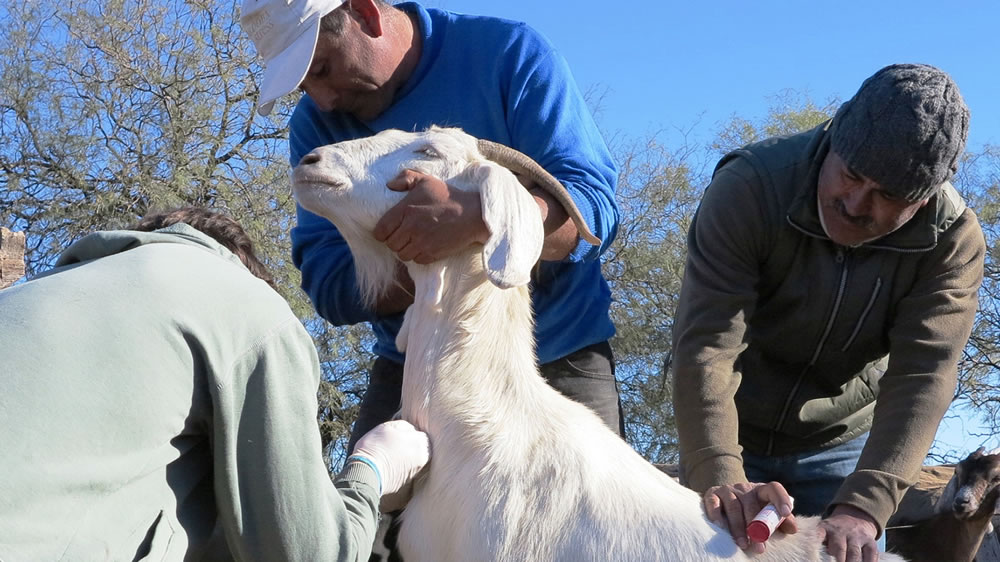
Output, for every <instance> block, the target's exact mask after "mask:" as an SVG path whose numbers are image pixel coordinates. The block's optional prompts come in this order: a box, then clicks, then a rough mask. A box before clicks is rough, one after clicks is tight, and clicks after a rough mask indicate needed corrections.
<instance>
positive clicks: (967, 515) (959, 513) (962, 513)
mask: <svg viewBox="0 0 1000 562" xmlns="http://www.w3.org/2000/svg"><path fill="white" fill-rule="evenodd" d="M976 509H978V506H976V508H963V509H959V508H955V509H953V510H952V513H953V514H954V515H955V519H958V520H959V521H966V520H969V519H972V518H973V516H975V515H976Z"/></svg>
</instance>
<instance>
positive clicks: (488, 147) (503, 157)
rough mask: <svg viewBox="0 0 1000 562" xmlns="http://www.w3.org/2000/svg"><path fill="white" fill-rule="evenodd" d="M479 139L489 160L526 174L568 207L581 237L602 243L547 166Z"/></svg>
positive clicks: (506, 147)
mask: <svg viewBox="0 0 1000 562" xmlns="http://www.w3.org/2000/svg"><path fill="white" fill-rule="evenodd" d="M477 140H478V141H479V152H481V153H482V155H483V156H484V157H486V159H487V160H492V161H493V162H496V163H497V164H500V165H501V166H503V167H504V168H507V169H508V170H510V171H512V172H515V173H518V174H521V175H523V176H525V177H526V178H528V179H529V180H531V181H532V182H533V183H534V184H535V185H537V186H538V187H540V188H542V189H544V190H545V192H546V193H548V194H549V195H551V196H552V197H554V198H555V199H556V201H558V202H559V204H560V205H562V206H563V208H564V209H566V213H567V214H568V215H569V218H570V219H571V220H572V221H573V224H574V225H576V230H577V231H578V232H579V233H580V238H583V239H584V240H586V241H587V242H589V243H591V244H593V245H595V246H597V245H599V244H600V243H601V239H600V238H598V237H597V236H594V233H593V232H591V231H590V227H589V226H587V223H586V222H585V221H584V220H583V215H581V214H580V209H578V208H577V207H576V203H574V202H573V198H572V197H570V196H569V192H568V191H566V188H565V187H564V186H563V184H562V183H560V182H559V180H557V179H556V178H554V177H553V176H552V174H550V173H548V172H547V171H545V168H542V167H541V166H539V165H538V163H537V162H535V161H534V160H533V159H531V157H529V156H527V155H526V154H524V153H522V152H518V151H517V150H514V149H513V148H511V147H509V146H505V145H502V144H500V143H496V142H493V141H488V140H485V139H477Z"/></svg>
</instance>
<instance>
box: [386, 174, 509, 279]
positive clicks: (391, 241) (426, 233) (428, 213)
mask: <svg viewBox="0 0 1000 562" xmlns="http://www.w3.org/2000/svg"><path fill="white" fill-rule="evenodd" d="M386 185H387V186H388V187H389V189H392V190H395V191H407V192H408V193H407V194H406V197H404V198H403V200H402V201H400V202H399V203H398V204H397V205H396V206H395V207H393V208H391V209H389V210H388V211H387V212H386V213H385V215H384V216H382V218H381V219H380V220H379V221H378V224H376V225H375V231H374V232H373V234H374V236H375V239H376V240H378V241H379V242H385V244H386V246H388V247H389V249H390V250H392V251H394V252H396V255H397V256H398V257H399V259H400V260H402V261H414V262H417V263H420V264H428V263H432V262H435V261H437V260H439V259H441V258H445V257H448V256H451V255H454V254H456V253H457V252H458V251H459V250H462V249H464V248H466V247H467V246H469V245H470V244H473V243H480V244H482V243H484V242H486V239H487V237H488V236H489V230H488V229H487V227H486V223H485V222H483V211H482V201H481V200H480V198H479V193H476V192H474V191H462V190H461V189H456V188H454V187H451V186H449V185H447V184H446V183H444V182H443V181H441V180H440V179H438V178H435V177H434V176H429V175H427V174H423V173H420V172H416V171H414V170H404V171H403V172H402V173H400V174H399V175H398V176H396V177H395V178H394V179H393V180H392V181H390V182H389V183H388V184H386Z"/></svg>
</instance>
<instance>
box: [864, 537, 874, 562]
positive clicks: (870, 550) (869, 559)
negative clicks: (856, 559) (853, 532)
mask: <svg viewBox="0 0 1000 562" xmlns="http://www.w3.org/2000/svg"><path fill="white" fill-rule="evenodd" d="M861 559H862V561H863V562H878V544H876V543H875V541H871V542H870V543H866V544H865V545H864V546H862V547H861Z"/></svg>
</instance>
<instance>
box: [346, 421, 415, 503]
mask: <svg viewBox="0 0 1000 562" xmlns="http://www.w3.org/2000/svg"><path fill="white" fill-rule="evenodd" d="M430 453H431V446H430V441H429V440H428V438H427V434H426V433H424V432H422V431H420V430H418V429H417V428H415V427H413V426H412V425H410V423H409V422H407V421H405V420H392V421H387V422H385V423H382V424H379V425H377V426H375V427H374V428H372V429H371V431H369V432H368V433H365V434H364V435H363V436H362V437H361V439H358V443H357V445H355V446H354V451H353V452H351V457H362V458H363V459H367V460H368V461H370V462H371V463H372V464H374V465H375V466H376V467H377V472H378V474H379V478H380V483H381V485H382V502H381V507H380V509H381V510H382V512H385V513H387V512H389V511H395V510H397V509H402V507H403V506H404V505H406V502H407V501H409V499H410V495H411V494H412V492H413V478H414V477H415V476H416V475H417V473H419V472H420V470H421V469H423V468H424V466H425V465H426V464H427V461H429V460H430ZM351 457H348V461H350V458H351Z"/></svg>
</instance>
